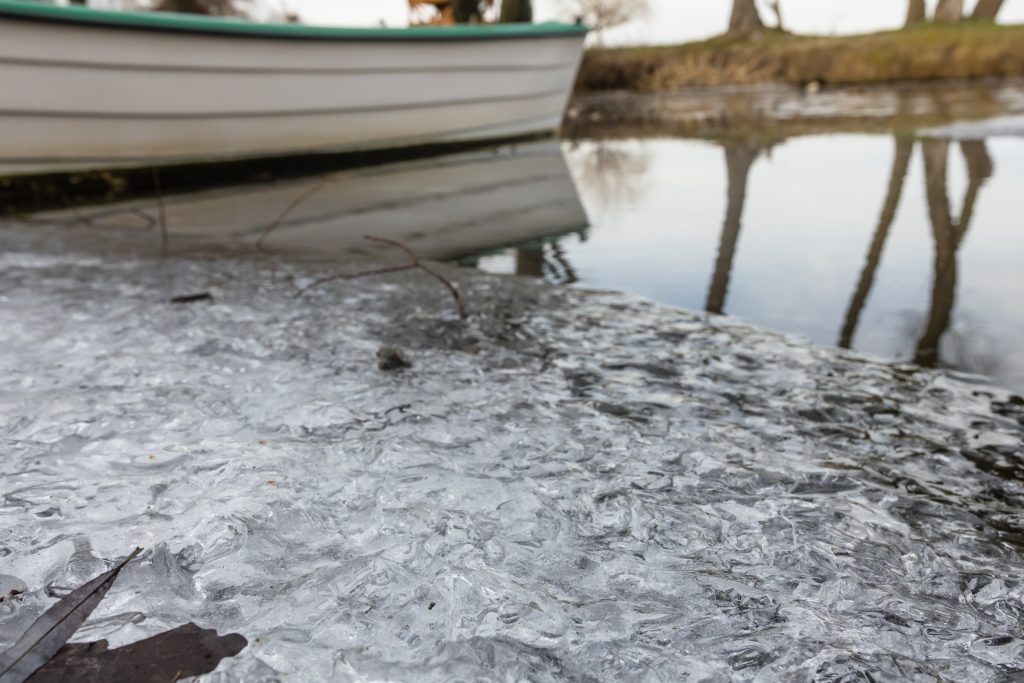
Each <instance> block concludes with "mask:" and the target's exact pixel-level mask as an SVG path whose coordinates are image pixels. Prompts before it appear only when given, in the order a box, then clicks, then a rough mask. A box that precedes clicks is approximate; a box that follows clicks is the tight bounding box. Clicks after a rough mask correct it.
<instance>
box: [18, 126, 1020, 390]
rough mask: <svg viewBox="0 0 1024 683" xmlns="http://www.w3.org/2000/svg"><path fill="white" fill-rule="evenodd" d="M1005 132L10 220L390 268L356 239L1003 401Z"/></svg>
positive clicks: (404, 177)
mask: <svg viewBox="0 0 1024 683" xmlns="http://www.w3.org/2000/svg"><path fill="white" fill-rule="evenodd" d="M1022 121H1024V119H1022V118H1020V117H1009V118H1006V117H1004V118H1001V119H996V120H992V121H988V122H986V123H981V124H977V123H962V124H956V125H953V126H951V127H947V128H946V129H943V130H939V131H932V132H931V133H930V135H931V137H926V136H922V137H918V138H910V137H905V138H895V137H893V136H892V135H886V134H878V133H873V134H866V133H865V134H815V135H805V136H796V137H790V138H788V139H785V140H782V141H775V142H772V143H770V144H769V143H764V142H760V141H758V140H762V139H763V138H757V139H755V138H751V139H742V138H736V137H731V138H728V139H723V140H722V141H707V140H702V139H698V138H692V137H691V138H672V137H639V138H625V137H613V138H601V137H600V135H591V136H590V137H588V138H587V139H585V140H578V141H570V142H564V143H561V144H560V143H558V142H554V141H543V142H537V143H530V144H524V145H516V146H512V147H502V148H498V149H489V150H477V151H473V152H468V153H464V154H459V155H452V156H448V157H438V158H432V159H423V160H418V161H412V162H405V163H397V164H389V165H386V166H379V167H373V168H358V169H342V170H338V171H335V172H332V173H327V174H321V175H312V176H306V177H300V178H292V179H288V180H280V181H276V182H258V183H253V184H249V185H241V186H231V187H222V188H207V189H203V190H201V191H196V192H190V193H185V194H172V195H169V196H167V197H166V198H165V201H163V202H162V204H160V203H158V202H157V201H156V200H155V198H154V197H148V198H147V197H134V198H125V199H122V200H118V201H117V202H114V203H100V204H96V203H92V204H89V203H87V202H86V203H79V204H78V205H77V206H75V208H73V209H60V210H54V209H53V208H52V207H36V208H33V207H31V206H28V205H26V207H27V208H25V209H24V210H23V211H19V212H20V213H22V214H25V215H31V218H30V220H34V221H42V222H47V223H63V224H66V225H67V226H68V227H75V228H77V229H102V230H104V231H109V230H118V231H120V232H121V233H122V235H123V239H125V240H129V239H141V240H144V241H148V242H150V243H152V244H157V245H159V244H162V245H163V247H164V248H170V249H172V250H175V249H177V250H182V249H188V248H190V246H189V245H193V244H195V243H196V242H202V243H210V242H215V243H217V244H218V245H227V246H230V247H233V248H240V249H242V250H249V251H252V250H254V249H257V250H259V251H276V252H281V253H283V254H289V255H303V254H305V255H307V256H312V257H314V258H319V259H335V258H346V257H351V256H352V254H353V253H363V254H367V255H373V256H375V257H378V258H394V257H395V254H394V250H393V249H391V248H389V247H381V246H380V245H376V246H375V245H373V244H370V243H367V242H366V241H365V240H364V239H363V236H364V235H367V234H372V235H375V236H378V237H388V238H392V239H397V240H401V241H402V242H403V243H405V244H407V245H409V246H410V247H411V248H412V249H414V250H415V251H416V253H418V254H419V255H420V256H422V257H424V258H432V259H438V260H456V261H458V262H461V263H467V264H475V265H476V266H477V267H479V268H482V269H484V270H488V271H495V272H506V273H510V272H515V273H519V274H522V275H530V276H538V277H544V278H546V279H548V280H550V281H552V282H558V283H565V284H572V285H576V286H581V287H592V288H603V289H616V290H624V291H627V292H633V293H636V294H640V295H644V296H647V297H650V298H652V299H655V300H657V301H661V302H665V303H669V304H673V305H678V306H682V307H685V308H688V309H693V310H707V311H711V312H714V313H725V314H729V315H734V316H738V317H740V318H742V319H745V320H747V321H750V322H753V323H755V324H757V325H761V326H763V327H766V328H769V329H772V330H777V331H782V332H787V333H793V334H797V335H802V336H804V337H807V338H809V339H810V340H812V341H813V342H815V343H818V344H822V345H839V346H846V347H852V348H854V349H856V350H858V351H861V352H864V353H866V354H869V355H872V356H876V357H879V358H882V359H886V360H901V361H903V360H910V361H916V362H918V363H920V364H922V365H928V366H936V365H938V366H945V367H949V368H954V369H959V370H965V371H968V372H973V373H981V374H985V375H988V376H991V377H993V378H995V379H996V381H997V382H999V383H1001V384H1003V385H1006V386H1009V387H1011V388H1014V389H1016V390H1024V344H1022V343H1021V342H1022V340H1024V276H1022V275H1024V273H1022V268H1024V230H1022V228H1021V225H1022V220H1021V215H1020V214H1021V213H1022V211H1024V201H1022V199H1024V197H1022V195H1024V134H1022V130H1024V123H1022ZM765 130H774V128H771V127H768V128H766V129H765ZM939 135H946V136H948V137H946V138H943V137H939ZM986 136H987V137H986ZM161 216H163V218H162V219H161ZM161 223H163V225H164V227H165V229H166V234H165V235H164V236H163V239H161V236H160V235H158V226H159V225H161ZM509 245H514V246H509Z"/></svg>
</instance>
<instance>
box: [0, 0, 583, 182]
mask: <svg viewBox="0 0 1024 683" xmlns="http://www.w3.org/2000/svg"><path fill="white" fill-rule="evenodd" d="M11 4H12V3H11V2H9V1H8V2H6V3H5V2H2V1H0V93H3V94H2V95H0V129H2V137H0V165H3V166H5V167H7V168H22V169H24V170H31V171H33V172H37V171H39V170H55V169H60V168H62V167H81V166H90V165H92V166H95V165H97V164H100V165H124V164H135V163H137V164H153V163H178V162H182V161H194V160H211V161H215V160H225V159H237V158H245V157H264V156H273V155H289V154H297V153H308V152H320V151H322V152H329V153H338V152H346V151H366V150H377V149H386V148H395V147H404V146H411V145H422V144H432V143H444V142H455V141H466V140H488V139H495V138H504V137H516V136H522V135H527V134H535V133H542V132H546V131H552V130H554V129H555V128H557V126H558V125H559V123H560V121H561V117H562V113H563V111H564V109H565V106H566V104H567V100H568V96H569V92H570V90H571V87H572V84H573V81H574V79H575V74H576V70H577V67H578V62H579V58H580V55H581V52H582V42H583V35H584V34H583V32H581V31H571V30H569V31H565V32H558V31H550V30H548V31H540V32H538V33H537V34H531V33H529V32H524V31H520V32H514V33H501V32H494V33H490V32H487V31H481V32H478V33H466V32H463V33H445V32H444V31H443V30H442V31H440V32H438V34H437V39H430V36H431V34H430V33H428V32H426V31H425V30H422V29H421V30H418V31H417V30H405V31H403V30H391V31H382V30H367V31H365V32H362V33H360V32H359V31H351V30H349V31H337V32H333V33H332V32H326V33H314V34H313V37H310V36H309V35H308V34H301V33H282V34H274V33H269V32H268V33H266V34H257V35H250V34H248V33H244V32H236V33H232V32H230V31H227V32H218V31H217V30H216V29H217V28H218V27H219V26H221V25H224V26H226V27H228V28H234V27H238V26H239V24H238V22H223V24H222V23H221V22H218V21H217V20H206V22H205V23H200V24H198V29H195V28H193V29H191V30H185V29H182V28H181V26H179V25H177V24H175V23H173V22H168V21H165V20H157V21H153V20H151V19H146V20H144V21H143V23H142V24H141V25H118V24H113V25H112V24H107V23H104V22H103V21H93V22H78V21H74V20H75V19H76V18H77V17H82V16H88V17H90V18H93V17H95V16H96V15H100V16H101V18H104V17H108V16H110V15H111V14H112V13H104V12H95V11H90V10H86V12H89V14H88V15H84V14H82V11H81V10H78V11H70V10H69V9H68V8H48V13H47V14H45V15H41V16H24V15H12V14H11V13H10V11H9V9H8V10H7V11H6V12H5V7H9V6H10V5H11ZM55 16H56V17H58V18H60V17H64V18H65V19H66V20H65V21H55V20H54V17H55ZM193 23H195V22H194V21H193ZM204 29H205V30H204ZM403 38H408V39H403Z"/></svg>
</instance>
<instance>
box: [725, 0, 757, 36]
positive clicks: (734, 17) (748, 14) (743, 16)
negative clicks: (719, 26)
mask: <svg viewBox="0 0 1024 683" xmlns="http://www.w3.org/2000/svg"><path fill="white" fill-rule="evenodd" d="M761 31H764V22H763V21H761V15H760V14H759V13H758V11H757V5H755V4H754V0H733V2H732V14H731V15H730V16H729V33H760V32H761Z"/></svg>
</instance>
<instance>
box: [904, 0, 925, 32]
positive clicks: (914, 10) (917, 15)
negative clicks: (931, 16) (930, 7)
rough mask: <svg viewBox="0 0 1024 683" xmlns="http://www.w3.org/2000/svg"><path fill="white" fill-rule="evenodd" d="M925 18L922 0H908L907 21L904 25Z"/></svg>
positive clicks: (921, 20)
mask: <svg viewBox="0 0 1024 683" xmlns="http://www.w3.org/2000/svg"><path fill="white" fill-rule="evenodd" d="M927 18H928V16H927V12H926V10H925V6H924V0H910V2H909V3H908V5H907V21H906V24H905V25H906V26H910V25H911V24H920V23H921V22H923V21H924V20H925V19H927Z"/></svg>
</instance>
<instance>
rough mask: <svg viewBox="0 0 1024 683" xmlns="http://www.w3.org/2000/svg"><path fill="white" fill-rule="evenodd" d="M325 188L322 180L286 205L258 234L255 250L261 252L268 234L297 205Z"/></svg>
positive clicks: (325, 184)
mask: <svg viewBox="0 0 1024 683" xmlns="http://www.w3.org/2000/svg"><path fill="white" fill-rule="evenodd" d="M326 186H327V180H323V181H321V182H319V183H317V184H316V185H314V186H313V187H311V188H309V189H308V190H306V191H305V192H303V193H302V194H300V195H299V196H298V197H296V198H295V199H293V200H292V201H291V203H290V204H288V206H286V207H285V209H284V211H282V212H281V213H280V214H279V215H278V216H277V218H275V219H274V220H273V222H271V223H270V225H268V226H267V227H266V228H264V229H263V232H262V233H260V237H259V239H258V240H256V248H257V249H259V250H260V251H262V250H263V242H264V240H266V239H267V238H268V237H270V233H272V232H274V231H275V230H277V228H278V227H279V226H280V225H281V223H282V222H284V219H285V218H287V217H288V214H290V213H291V212H292V211H294V210H295V208H296V207H297V206H298V205H299V204H301V203H302V202H304V201H306V200H307V199H309V198H310V197H312V196H313V195H315V194H316V193H317V192H319V191H320V190H322V189H324V187H326Z"/></svg>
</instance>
